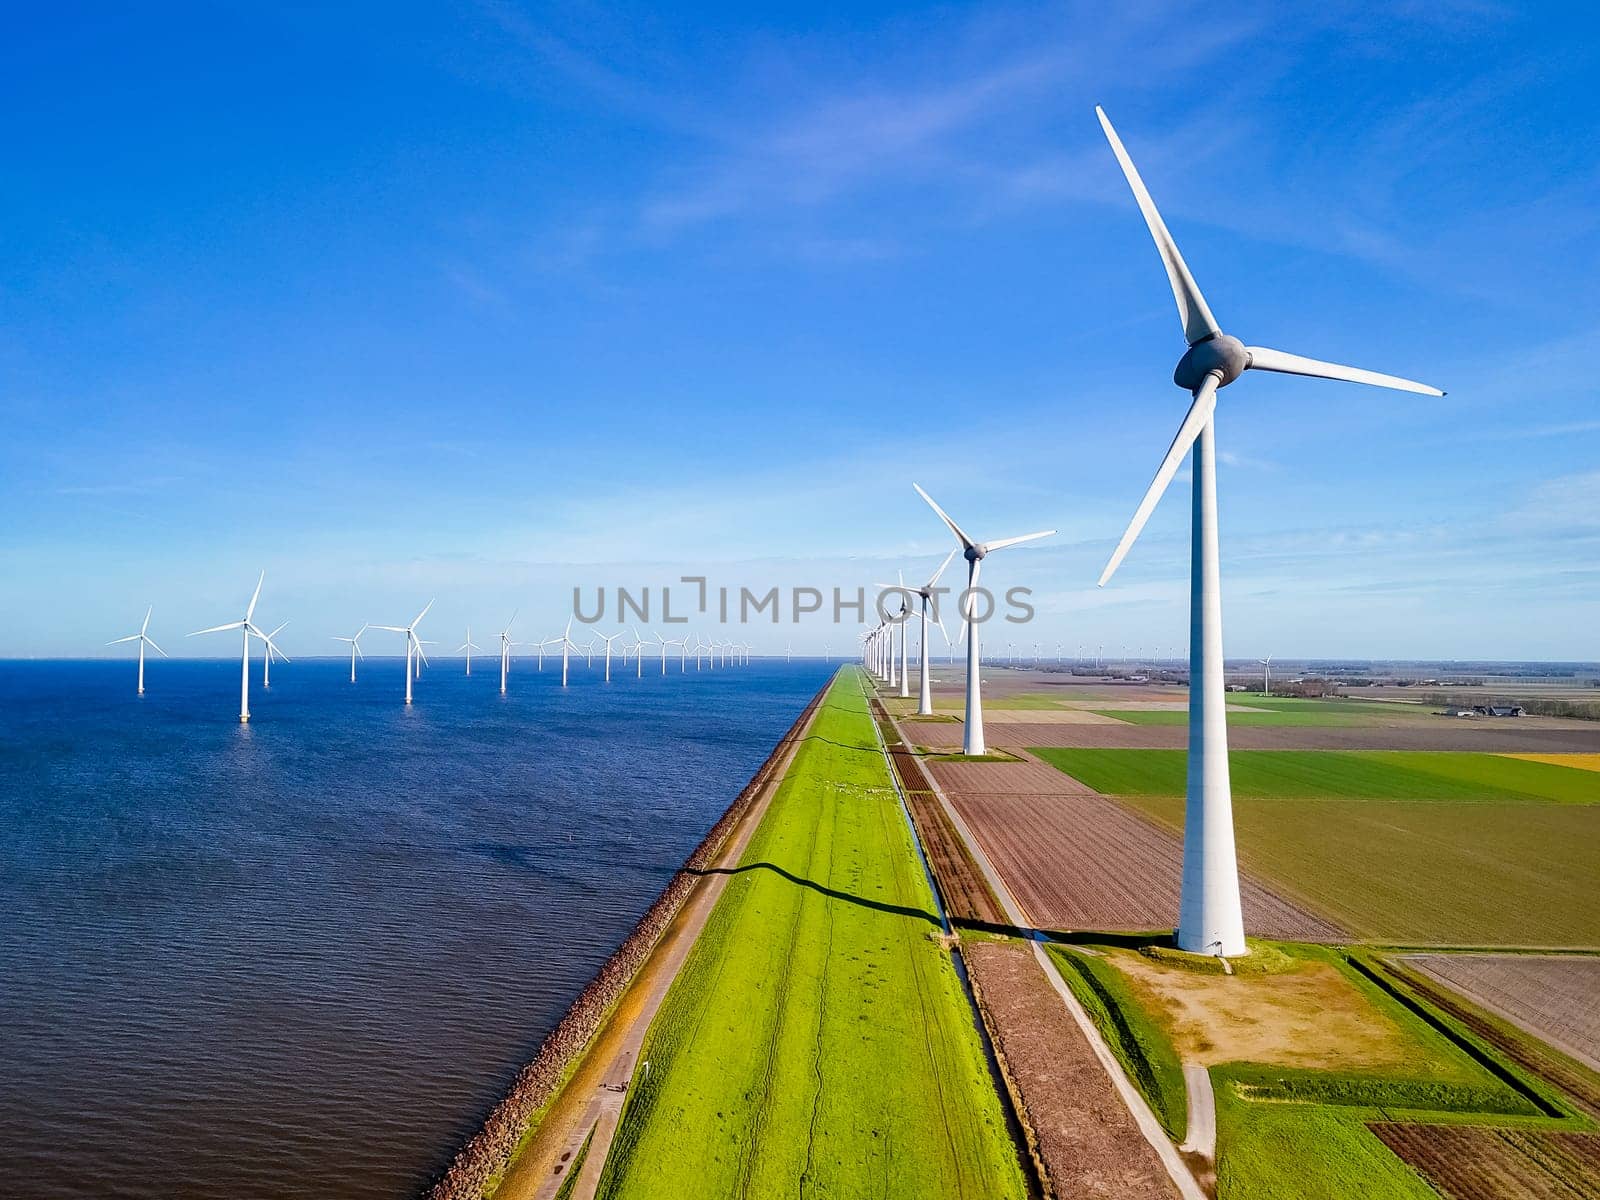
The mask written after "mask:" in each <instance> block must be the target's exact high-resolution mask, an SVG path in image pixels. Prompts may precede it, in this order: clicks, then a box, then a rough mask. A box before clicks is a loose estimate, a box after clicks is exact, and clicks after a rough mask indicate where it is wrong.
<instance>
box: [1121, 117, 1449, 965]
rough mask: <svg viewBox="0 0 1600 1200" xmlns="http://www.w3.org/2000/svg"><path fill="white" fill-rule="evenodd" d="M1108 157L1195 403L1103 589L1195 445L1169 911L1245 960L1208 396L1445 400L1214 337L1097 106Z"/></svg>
mask: <svg viewBox="0 0 1600 1200" xmlns="http://www.w3.org/2000/svg"><path fill="white" fill-rule="evenodd" d="M1095 115H1096V116H1098V117H1099V118H1100V127H1101V129H1103V130H1104V131H1105V135H1106V140H1107V141H1108V142H1109V143H1110V144H1111V152H1112V153H1113V154H1114V155H1115V156H1116V159H1117V164H1118V165H1119V166H1120V167H1121V168H1122V174H1123V175H1124V176H1125V177H1126V179H1127V181H1128V186H1129V187H1130V188H1131V189H1132V190H1133V198H1134V200H1135V201H1137V203H1138V205H1139V211H1140V212H1141V213H1142V214H1143V215H1144V221H1145V225H1146V226H1148V227H1149V230H1150V236H1151V237H1152V238H1153V239H1155V243H1156V250H1157V252H1158V253H1159V254H1160V255H1161V262H1162V265H1163V266H1164V267H1165V268H1166V272H1167V282H1168V283H1169V284H1170V285H1171V286H1172V295H1173V298H1174V299H1175V300H1176V301H1177V304H1178V318H1179V320H1180V321H1181V322H1182V324H1183V336H1184V340H1185V341H1186V342H1188V349H1187V350H1186V351H1185V352H1184V355H1183V357H1182V358H1181V359H1179V360H1178V366H1177V369H1176V370H1175V371H1174V372H1173V375H1172V381H1173V382H1174V383H1176V384H1177V385H1178V386H1179V387H1181V388H1183V389H1184V390H1185V391H1186V392H1189V393H1190V395H1191V396H1192V397H1193V401H1192V403H1191V404H1190V407H1189V411H1188V413H1187V415H1185V417H1184V418H1183V423H1182V424H1181V425H1179V426H1178V433H1177V436H1176V437H1174V438H1173V439H1172V445H1171V447H1170V448H1168V450H1167V454H1166V457H1165V458H1163V459H1162V460H1161V466H1160V468H1159V469H1158V470H1157V471H1156V476H1155V479H1154V480H1153V481H1152V482H1151V484H1150V487H1149V489H1148V490H1147V491H1146V492H1145V494H1144V499H1143V500H1141V501H1140V502H1139V507H1138V509H1137V511H1135V513H1134V514H1133V520H1132V521H1131V522H1129V524H1128V529H1127V532H1125V533H1124V534H1123V535H1122V540H1121V541H1120V542H1118V543H1117V548H1116V550H1115V551H1114V552H1113V553H1112V555H1111V560H1110V561H1109V562H1108V563H1107V564H1106V569H1105V571H1104V572H1102V573H1101V576H1100V583H1101V584H1102V585H1104V584H1105V583H1106V582H1107V581H1108V580H1109V579H1110V578H1111V576H1112V575H1113V574H1114V573H1115V572H1116V569H1117V567H1118V566H1120V565H1121V563H1122V560H1123V558H1124V556H1126V554H1127V553H1128V550H1129V549H1130V548H1131V547H1132V545H1133V543H1134V540H1135V539H1136V538H1138V536H1139V532H1140V531H1141V530H1142V529H1143V528H1144V526H1145V522H1146V521H1147V520H1149V518H1150V514H1151V512H1153V511H1154V510H1155V506H1156V504H1157V503H1158V502H1159V501H1160V499H1161V496H1162V493H1164V492H1165V491H1166V490H1167V485H1168V484H1170V483H1171V482H1172V478H1173V476H1174V475H1176V474H1177V472H1178V468H1179V466H1181V465H1182V463H1183V460H1184V458H1185V457H1186V456H1187V455H1188V453H1189V449H1190V447H1191V446H1192V447H1193V448H1194V469H1193V472H1192V481H1191V489H1192V492H1193V506H1192V512H1193V516H1192V525H1193V530H1192V535H1191V541H1190V546H1191V549H1190V569H1189V629H1190V640H1189V680H1190V686H1189V759H1188V771H1189V778H1188V796H1187V800H1186V803H1185V808H1184V822H1183V886H1182V892H1181V899H1180V902H1179V908H1178V939H1177V940H1178V945H1179V946H1180V947H1181V948H1182V949H1184V950H1189V951H1192V952H1194V953H1198V954H1222V955H1234V954H1243V953H1245V950H1246V947H1245V940H1244V919H1243V916H1242V914H1241V911H1240V904H1239V865H1238V859H1237V855H1236V853H1235V848H1234V836H1233V797H1232V789H1231V784H1230V781H1229V778H1228V726H1227V717H1226V714H1225V712H1224V702H1225V700H1226V689H1225V687H1224V681H1223V660H1222V589H1221V583H1220V577H1221V571H1220V568H1219V566H1218V551H1217V479H1216V429H1215V419H1214V418H1215V412H1216V405H1217V392H1218V390H1219V389H1221V388H1224V387H1226V386H1227V385H1228V384H1230V383H1232V382H1233V381H1234V380H1236V379H1238V378H1239V377H1240V376H1241V375H1243V374H1244V373H1245V372H1246V371H1249V370H1256V371H1275V372H1279V373H1281V374H1286V375H1310V376H1313V377H1316V378H1319V379H1338V380H1344V381H1345V382H1348V383H1366V384H1372V385H1373V386H1376V387H1386V388H1394V389H1396V390H1398V391H1403V392H1417V393H1420V394H1422V395H1425V396H1442V395H1443V394H1444V393H1443V392H1441V391H1440V390H1439V389H1438V388H1434V387H1429V386H1428V385H1427V384H1424V383H1416V382H1414V381H1413V380H1410V379H1401V378H1399V377H1398V376H1395V375H1380V374H1378V373H1377V372H1376V371H1366V370H1361V369H1359V368H1356V367H1346V366H1341V365H1339V364H1338V363H1330V362H1322V361H1319V360H1318V359H1314V358H1302V357H1301V356H1299V355H1298V354H1287V353H1285V352H1284V351H1282V350H1270V349H1267V348H1266V347H1264V346H1246V345H1245V344H1244V343H1243V342H1241V341H1240V340H1239V339H1238V338H1236V337H1232V336H1230V335H1229V334H1226V333H1223V332H1222V328H1221V326H1219V325H1218V324H1217V320H1216V318H1215V317H1214V316H1212V314H1211V309H1210V307H1209V306H1208V305H1207V304H1206V300H1205V297H1204V296H1203V295H1201V293H1200V288H1199V285H1197V284H1196V283H1195V281H1194V276H1193V275H1191V274H1190V273H1189V266H1188V264H1187V263H1185V262H1184V261H1183V255H1182V254H1180V253H1179V252H1178V245H1177V243H1176V242H1175V241H1174V240H1173V238H1172V234H1171V233H1170V232H1169V231H1168V230H1167V226H1166V222H1164V221H1163V220H1162V219H1161V214H1160V213H1159V212H1158V211H1157V210H1156V205H1155V201H1154V200H1152V199H1151V198H1150V193H1149V191H1148V190H1147V189H1146V188H1145V185H1144V180H1143V179H1141V178H1140V177H1139V171H1138V169H1137V168H1136V167H1135V166H1134V165H1133V159H1132V158H1130V157H1129V155H1128V151H1127V150H1126V149H1125V148H1124V147H1123V145H1122V139H1121V138H1119V137H1118V136H1117V131H1116V130H1115V129H1113V128H1112V127H1111V122H1110V120H1108V119H1107V117H1106V114H1105V112H1104V111H1103V110H1101V109H1100V108H1098V107H1097V108H1096V109H1095Z"/></svg>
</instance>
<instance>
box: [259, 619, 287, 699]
mask: <svg viewBox="0 0 1600 1200" xmlns="http://www.w3.org/2000/svg"><path fill="white" fill-rule="evenodd" d="M288 623H289V622H287V621H285V622H283V625H279V626H278V627H277V628H276V629H274V630H273V631H272V632H271V633H269V634H267V636H266V637H264V638H263V639H262V641H264V642H266V643H267V652H266V654H264V655H262V657H261V686H262V687H264V688H269V687H271V686H272V656H273V655H274V654H276V655H277V656H278V657H279V658H282V659H283V661H284V662H288V661H289V660H288V658H286V657H285V656H284V653H283V651H282V650H279V649H278V643H277V642H275V641H273V640H272V639H273V638H275V637H277V636H278V635H279V634H280V633H282V632H283V626H284V625H287V624H288Z"/></svg>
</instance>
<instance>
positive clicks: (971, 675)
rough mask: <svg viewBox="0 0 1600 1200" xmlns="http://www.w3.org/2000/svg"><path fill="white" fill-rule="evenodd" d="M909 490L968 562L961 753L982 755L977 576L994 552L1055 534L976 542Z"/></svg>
mask: <svg viewBox="0 0 1600 1200" xmlns="http://www.w3.org/2000/svg"><path fill="white" fill-rule="evenodd" d="M911 486H912V487H914V488H916V489H917V495H919V496H921V497H922V498H923V499H924V500H926V501H927V502H928V507H929V508H931V509H933V511H934V512H936V513H938V514H939V519H940V520H941V521H943V522H944V523H945V524H946V525H948V526H949V527H950V532H951V533H953V534H955V535H956V541H958V542H960V543H961V551H962V554H963V555H964V556H965V558H966V560H967V590H966V591H965V592H964V593H963V595H962V599H963V601H964V603H963V604H962V606H961V609H962V611H961V620H962V622H963V626H962V628H963V631H964V632H965V633H966V635H967V712H966V720H965V723H964V727H963V732H962V740H961V752H962V753H963V754H983V753H986V752H987V751H986V747H985V745H984V741H983V694H982V689H981V685H980V679H981V676H982V674H983V672H982V664H983V658H982V652H981V651H980V649H979V646H978V622H977V621H976V620H975V619H974V616H973V607H974V606H975V605H976V603H977V599H978V597H977V588H978V574H979V572H980V570H981V569H982V566H983V560H984V559H985V558H987V557H988V556H989V555H991V554H993V553H994V552H995V551H996V550H1004V549H1005V548H1006V547H1007V546H1018V545H1021V544H1022V543H1023V542H1033V541H1037V540H1038V539H1039V538H1047V537H1051V536H1053V535H1054V534H1055V530H1054V529H1045V530H1041V531H1040V532H1038V533H1025V534H1023V535H1022V536H1021V537H1009V538H999V539H997V540H996V541H992V542H976V541H973V540H972V539H971V538H970V537H968V536H967V535H966V533H965V532H964V531H963V530H962V528H961V526H959V525H957V524H956V523H955V522H954V521H952V520H951V519H950V517H949V516H948V515H947V514H946V513H945V511H944V509H942V508H940V507H939V506H938V505H937V504H935V503H934V502H933V497H932V496H930V495H928V493H927V492H925V491H923V490H922V488H920V487H918V486H917V485H916V484H914V483H913V484H912V485H911Z"/></svg>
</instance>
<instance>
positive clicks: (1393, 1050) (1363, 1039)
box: [1115, 953, 1415, 1070]
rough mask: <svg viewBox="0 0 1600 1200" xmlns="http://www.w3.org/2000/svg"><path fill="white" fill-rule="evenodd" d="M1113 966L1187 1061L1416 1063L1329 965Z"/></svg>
mask: <svg viewBox="0 0 1600 1200" xmlns="http://www.w3.org/2000/svg"><path fill="white" fill-rule="evenodd" d="M1115 961H1116V964H1117V966H1118V967H1119V968H1120V969H1121V970H1122V971H1123V973H1124V974H1126V975H1128V976H1129V977H1130V978H1131V979H1132V980H1133V981H1134V986H1135V987H1136V988H1137V989H1138V990H1139V991H1140V992H1141V993H1142V995H1143V997H1144V999H1145V1001H1146V1002H1147V1003H1148V1004H1150V1006H1151V1008H1152V1011H1154V1012H1157V1013H1160V1014H1161V1015H1162V1018H1163V1020H1164V1021H1165V1023H1166V1024H1167V1027H1168V1028H1169V1029H1170V1030H1171V1033H1172V1038H1173V1041H1174V1043H1175V1045H1176V1046H1177V1050H1178V1056H1179V1057H1180V1058H1182V1059H1183V1060H1184V1061H1185V1062H1198V1063H1204V1064H1206V1065H1208V1066H1209V1065H1212V1064H1214V1063H1225V1062H1240V1061H1247V1062H1256V1063H1270V1064H1274V1065H1278V1066H1285V1067H1314V1068H1320V1069H1325V1070H1345V1069H1360V1068H1371V1067H1397V1066H1403V1065H1405V1064H1407V1063H1408V1062H1411V1061H1413V1060H1414V1058H1415V1047H1414V1046H1413V1045H1412V1043H1411V1042H1410V1041H1409V1039H1407V1038H1406V1036H1405V1034H1404V1033H1403V1032H1402V1031H1401V1029H1400V1027H1399V1026H1398V1025H1396V1024H1395V1023H1394V1022H1393V1021H1391V1020H1390V1019H1389V1018H1388V1017H1387V1016H1385V1015H1384V1014H1383V1013H1381V1012H1379V1011H1378V1010H1377V1009H1375V1008H1374V1007H1373V1006H1372V1005H1371V1003H1370V1002H1369V1001H1368V1000H1367V998H1366V997H1365V996H1364V995H1362V994H1361V992H1360V991H1359V990H1357V988H1356V987H1355V985H1354V984H1352V983H1351V982H1350V981H1349V980H1348V979H1346V978H1345V977H1344V976H1343V975H1342V974H1340V972H1339V970H1338V969H1337V968H1336V967H1334V966H1333V965H1332V964H1330V963H1320V962H1308V963H1302V964H1301V965H1300V966H1299V967H1297V968H1296V969H1294V970H1292V971H1289V972H1285V973H1283V974H1276V975H1232V976H1229V975H1203V974H1199V973H1197V972H1194V971H1189V970H1186V969H1184V968H1182V967H1173V966H1166V965H1163V964H1161V963H1157V962H1153V961H1151V960H1150V959H1147V958H1145V957H1144V956H1142V955H1139V954H1132V953H1122V954H1117V955H1116V956H1115Z"/></svg>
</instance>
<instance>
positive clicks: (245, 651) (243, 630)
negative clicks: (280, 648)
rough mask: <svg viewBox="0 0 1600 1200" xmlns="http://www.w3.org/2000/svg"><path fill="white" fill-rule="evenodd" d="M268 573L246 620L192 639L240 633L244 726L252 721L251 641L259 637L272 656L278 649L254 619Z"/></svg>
mask: <svg viewBox="0 0 1600 1200" xmlns="http://www.w3.org/2000/svg"><path fill="white" fill-rule="evenodd" d="M266 579H267V573H266V572H265V571H263V572H261V577H260V578H259V579H257V580H256V590H255V593H254V595H252V596H251V597H250V603H249V604H248V605H247V606H246V607H245V610H244V620H242V621H229V622H228V623H227V624H226V625H213V626H212V627H211V628H210V629H197V630H195V631H194V632H193V633H191V634H190V635H189V636H190V637H199V636H200V635H201V634H202V633H223V632H225V631H226V630H229V629H237V630H239V631H240V645H241V647H242V648H241V651H240V655H239V722H240V724H244V723H245V722H247V721H249V720H250V639H251V638H252V637H257V638H260V639H261V640H262V642H264V643H265V644H266V647H267V653H268V654H269V655H270V654H271V653H272V652H273V651H274V650H276V649H277V647H276V646H274V645H273V644H272V642H271V640H270V639H269V637H268V635H267V634H265V633H263V632H262V631H261V630H260V629H258V628H256V626H255V623H254V618H255V615H256V601H257V600H259V599H261V585H262V584H263V583H265V582H266Z"/></svg>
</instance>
